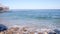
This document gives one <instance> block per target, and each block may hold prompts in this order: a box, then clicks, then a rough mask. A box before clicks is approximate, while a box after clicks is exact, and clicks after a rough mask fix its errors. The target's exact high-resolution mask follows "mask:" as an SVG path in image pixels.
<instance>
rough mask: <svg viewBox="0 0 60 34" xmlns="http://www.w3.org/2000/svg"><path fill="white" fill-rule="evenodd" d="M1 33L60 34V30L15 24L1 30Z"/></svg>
mask: <svg viewBox="0 0 60 34" xmlns="http://www.w3.org/2000/svg"><path fill="white" fill-rule="evenodd" d="M0 34H60V31H58V30H52V29H37V28H35V27H27V26H13V27H10V28H8V29H7V30H4V31H1V32H0Z"/></svg>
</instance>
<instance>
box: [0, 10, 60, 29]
mask: <svg viewBox="0 0 60 34" xmlns="http://www.w3.org/2000/svg"><path fill="white" fill-rule="evenodd" d="M0 24H4V25H6V26H13V25H21V26H24V25H27V26H31V27H32V26H34V27H36V28H53V29H54V28H58V29H60V9H19V10H17V9H15V10H10V11H8V12H4V13H0Z"/></svg>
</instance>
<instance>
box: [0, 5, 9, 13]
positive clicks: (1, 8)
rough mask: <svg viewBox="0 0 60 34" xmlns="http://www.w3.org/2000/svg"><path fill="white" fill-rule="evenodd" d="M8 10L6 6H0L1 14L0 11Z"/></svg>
mask: <svg viewBox="0 0 60 34" xmlns="http://www.w3.org/2000/svg"><path fill="white" fill-rule="evenodd" d="M8 10H9V7H8V6H4V5H2V4H0V12H2V11H8Z"/></svg>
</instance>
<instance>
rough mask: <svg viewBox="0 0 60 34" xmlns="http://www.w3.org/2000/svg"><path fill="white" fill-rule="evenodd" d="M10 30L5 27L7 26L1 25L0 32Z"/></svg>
mask: <svg viewBox="0 0 60 34" xmlns="http://www.w3.org/2000/svg"><path fill="white" fill-rule="evenodd" d="M7 29H8V28H7V27H6V26H5V25H3V24H0V32H1V31H5V30H7Z"/></svg>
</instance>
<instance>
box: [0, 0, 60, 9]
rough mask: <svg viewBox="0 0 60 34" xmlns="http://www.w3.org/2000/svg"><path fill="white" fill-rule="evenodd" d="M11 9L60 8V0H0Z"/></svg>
mask: <svg viewBox="0 0 60 34" xmlns="http://www.w3.org/2000/svg"><path fill="white" fill-rule="evenodd" d="M0 3H2V4H3V5H7V6H9V7H10V9H60V0H0Z"/></svg>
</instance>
